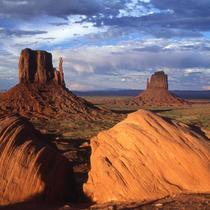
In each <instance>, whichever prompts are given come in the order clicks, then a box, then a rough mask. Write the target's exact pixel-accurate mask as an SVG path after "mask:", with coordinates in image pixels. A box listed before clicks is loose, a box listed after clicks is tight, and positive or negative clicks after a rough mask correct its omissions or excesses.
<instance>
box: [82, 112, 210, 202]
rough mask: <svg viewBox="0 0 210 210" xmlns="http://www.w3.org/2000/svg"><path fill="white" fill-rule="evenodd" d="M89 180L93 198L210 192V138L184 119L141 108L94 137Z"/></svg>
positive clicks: (137, 198) (136, 198)
mask: <svg viewBox="0 0 210 210" xmlns="http://www.w3.org/2000/svg"><path fill="white" fill-rule="evenodd" d="M91 149H92V154H91V170H90V171H89V174H88V181H87V183H85V184H84V185H83V189H84V192H85V194H86V195H87V196H88V197H90V198H91V199H92V200H93V201H95V202H98V203H102V202H111V201H115V202H132V201H142V200H154V199H159V198H162V197H164V196H167V195H173V194H179V193H188V192H190V193H209V192H210V179H209V177H210V153H209V151H210V141H209V138H208V137H207V136H205V135H204V133H202V132H199V131H196V130H195V129H193V128H191V127H189V126H187V125H185V124H183V123H181V122H178V121H172V120H168V119H164V118H161V117H159V116H157V115H156V114H154V113H152V112H149V111H145V110H139V111H137V112H135V113H132V114H129V115H128V117H127V118H126V119H125V120H124V121H122V122H120V123H118V124H117V125H115V126H114V127H113V128H111V129H110V130H107V131H103V132H101V133H99V134H98V135H97V136H96V137H93V138H92V139H91Z"/></svg>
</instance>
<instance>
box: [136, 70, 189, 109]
mask: <svg viewBox="0 0 210 210" xmlns="http://www.w3.org/2000/svg"><path fill="white" fill-rule="evenodd" d="M134 102H136V103H137V104H140V105H142V106H167V107H168V106H189V103H188V102H187V101H185V100H184V99H182V98H180V97H178V96H175V95H174V94H172V93H171V92H170V91H169V90H168V76H167V74H165V73H164V72H163V71H158V72H155V73H154V74H153V75H152V76H151V79H150V81H149V80H147V89H146V90H145V91H143V92H142V93H140V94H139V95H138V96H137V97H136V99H135V100H134Z"/></svg>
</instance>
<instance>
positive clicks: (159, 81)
mask: <svg viewBox="0 0 210 210" xmlns="http://www.w3.org/2000/svg"><path fill="white" fill-rule="evenodd" d="M151 88H163V89H166V90H168V76H167V74H165V73H164V71H158V72H155V73H154V74H153V75H152V76H151V79H150V81H149V79H147V89H151Z"/></svg>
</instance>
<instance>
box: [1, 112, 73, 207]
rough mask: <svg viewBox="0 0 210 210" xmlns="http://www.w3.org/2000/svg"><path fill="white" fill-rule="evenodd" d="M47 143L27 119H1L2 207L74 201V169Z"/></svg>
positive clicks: (15, 117)
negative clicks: (22, 203)
mask: <svg viewBox="0 0 210 210" xmlns="http://www.w3.org/2000/svg"><path fill="white" fill-rule="evenodd" d="M44 142H46V140H45V139H44V137H43V136H42V135H41V134H40V133H39V132H38V131H36V130H35V129H34V128H33V126H32V124H30V122H29V121H28V120H26V119H25V118H23V117H19V116H16V115H8V116H6V117H0V171H1V173H0V183H1V184H0V206H4V205H8V204H14V203H17V202H22V201H35V202H47V203H48V202H51V203H54V202H63V201H69V200H70V199H72V198H73V192H74V177H73V170H72V166H71V165H70V163H69V162H68V160H67V159H66V158H65V157H64V156H62V155H61V154H60V153H59V152H57V151H56V150H55V149H53V148H52V147H50V146H49V145H48V144H45V143H44Z"/></svg>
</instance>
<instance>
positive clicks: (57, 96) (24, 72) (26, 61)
mask: <svg viewBox="0 0 210 210" xmlns="http://www.w3.org/2000/svg"><path fill="white" fill-rule="evenodd" d="M62 63H63V59H62V58H61V57H60V60H59V70H57V69H56V68H54V67H53V65H52V55H51V53H48V52H46V51H42V50H36V51H34V50H31V49H29V48H26V49H24V50H22V51H21V54H20V58H19V84H18V85H16V86H15V87H13V88H11V89H10V90H8V91H7V92H4V93H3V94H1V95H0V115H2V114H11V113H19V114H21V115H22V116H25V117H28V118H33V119H64V117H65V119H70V118H72V119H77V118H82V119H96V118H97V119H98V118H100V115H101V113H103V112H105V110H102V109H100V108H98V107H96V106H94V105H93V104H91V103H89V102H87V101H86V100H84V99H82V98H80V97H77V96H76V95H74V94H73V93H72V92H71V91H69V90H68V89H67V88H66V87H65V81H64V74H63V67H62ZM106 112H107V111H106Z"/></svg>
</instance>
